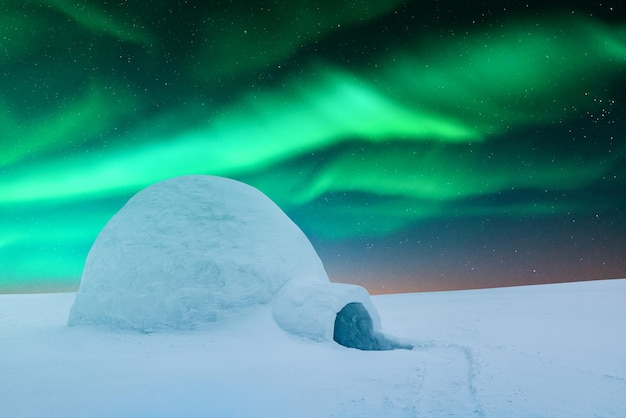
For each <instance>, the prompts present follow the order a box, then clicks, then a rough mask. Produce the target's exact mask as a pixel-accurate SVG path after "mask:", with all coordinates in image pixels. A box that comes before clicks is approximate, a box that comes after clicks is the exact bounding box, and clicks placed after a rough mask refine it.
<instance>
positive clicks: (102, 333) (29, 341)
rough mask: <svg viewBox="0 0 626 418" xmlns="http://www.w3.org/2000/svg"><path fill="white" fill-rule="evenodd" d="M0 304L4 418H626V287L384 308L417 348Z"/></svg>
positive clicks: (485, 293) (443, 295) (479, 293)
mask: <svg viewBox="0 0 626 418" xmlns="http://www.w3.org/2000/svg"><path fill="white" fill-rule="evenodd" d="M73 299H74V294H70V293H66V294H48V295H0V416H2V417H11V418H31V417H32V418H38V417H46V418H61V417H63V418H82V417H90V418H104V417H154V418H163V417H172V418H178V417H220V418H222V417H250V418H256V417H259V418H261V417H303V418H307V417H315V418H320V417H339V418H351V417H358V418H367V417H373V418H380V417H385V418H387V417H390V418H399V417H429V418H439V417H450V416H454V417H463V418H465V417H490V418H502V417H507V418H528V417H533V418H538V417H544V418H561V417H562V418H589V417H604V418H608V417H611V418H623V417H626V402H624V399H626V332H624V318H626V303H624V301H625V300H626V280H607V281H595V282H584V283H581V282H579V283H568V284H557V285H543V286H528V287H516V288H506V289H489V290H471V291H458V292H440V293H415V294H399V295H384V296H373V297H372V298H371V299H372V302H373V303H374V304H375V305H376V306H377V308H378V310H379V311H380V314H381V316H382V317H383V318H384V320H385V329H386V330H387V329H389V330H390V331H393V332H394V333H397V334H399V335H404V336H407V337H408V338H409V342H411V343H413V345H414V346H415V348H414V349H413V350H412V351H410V350H393V351H361V350H354V349H350V348H346V347H342V346H340V345H339V344H335V343H334V342H314V341H311V340H308V339H305V338H297V337H294V336H293V335H292V334H289V333H286V332H284V331H283V330H282V329H281V328H280V327H279V326H278V325H277V324H276V323H275V322H274V321H272V320H271V317H272V312H271V308H270V306H269V305H258V306H256V307H255V308H252V310H253V311H254V314H253V315H246V316H243V317H240V318H233V319H226V320H224V321H217V322H213V323H210V324H208V325H207V327H206V329H202V330H197V331H193V332H189V331H180V332H162V333H152V334H143V333H137V332H114V331H107V330H103V329H96V328H93V327H66V326H65V319H66V318H67V314H68V311H69V308H70V306H71V305H72V301H73Z"/></svg>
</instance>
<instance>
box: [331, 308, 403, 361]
mask: <svg viewBox="0 0 626 418" xmlns="http://www.w3.org/2000/svg"><path fill="white" fill-rule="evenodd" d="M333 340H335V342H337V343H339V344H341V345H343V346H345V347H349V348H357V349H359V350H395V349H398V348H403V349H411V348H412V347H411V346H408V345H403V344H398V343H396V342H394V341H390V340H388V339H387V338H385V336H384V335H382V334H380V333H378V332H375V331H374V322H373V320H372V317H371V316H370V314H369V312H367V309H365V307H364V306H363V304H361V303H358V302H351V303H348V304H347V305H346V306H344V307H343V308H342V309H341V310H340V311H339V312H338V313H337V317H336V318H335V331H334V334H333Z"/></svg>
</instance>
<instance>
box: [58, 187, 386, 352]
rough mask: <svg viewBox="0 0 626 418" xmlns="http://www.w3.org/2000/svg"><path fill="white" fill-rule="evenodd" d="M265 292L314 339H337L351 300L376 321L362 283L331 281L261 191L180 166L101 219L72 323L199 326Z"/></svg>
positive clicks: (288, 325) (288, 320)
mask: <svg viewBox="0 0 626 418" xmlns="http://www.w3.org/2000/svg"><path fill="white" fill-rule="evenodd" d="M277 294H278V296H276V295H277ZM269 302H272V304H273V306H274V319H275V320H276V322H278V323H279V324H280V325H281V326H283V328H284V329H286V330H288V331H290V332H293V333H295V334H299V335H303V336H306V337H309V338H312V339H315V340H332V339H333V330H334V322H335V317H336V314H337V312H339V311H340V310H341V309H342V308H343V307H344V306H345V305H347V304H348V303H353V302H356V303H361V304H362V305H363V306H364V307H365V309H367V311H368V312H369V314H370V315H371V317H372V319H373V323H374V329H375V330H378V329H379V327H380V320H379V317H378V313H377V312H376V308H375V307H374V306H373V305H372V303H371V300H370V297H369V294H368V293H367V291H366V290H365V289H363V288H362V287H360V286H354V285H340V284H332V283H330V281H329V279H328V276H327V275H326V271H325V270H324V266H323V264H322V262H321V260H320V259H319V257H318V255H317V253H316V252H315V250H314V248H313V246H312V245H311V243H310V241H309V240H308V239H307V237H306V236H305V235H304V233H303V232H302V231H301V230H300V229H299V228H298V227H297V226H296V225H295V224H294V223H293V222H292V221H291V220H290V219H289V217H287V215H286V214H285V213H284V212H283V211H282V210H281V209H280V208H279V207H278V206H276V204H274V203H273V202H272V201H271V200H270V199H269V198H268V197H267V196H265V195H264V194H263V193H261V192H260V191H259V190H257V189H255V188H253V187H251V186H248V185H246V184H243V183H240V182H238V181H235V180H230V179H226V178H223V177H214V176H203V175H196V176H185V177H177V178H173V179H170V180H166V181H162V182H160V183H156V184H154V185H152V186H150V187H147V188H146V189H144V190H142V191H140V192H139V193H137V194H136V195H135V196H133V197H132V198H131V199H130V200H129V201H128V203H127V204H126V205H125V206H124V207H123V208H122V209H121V210H120V211H119V212H118V213H117V214H116V215H115V216H114V217H113V218H112V219H111V220H110V221H109V222H108V223H107V225H106V226H105V227H104V229H103V230H102V231H101V232H100V234H99V235H98V237H97V239H96V241H95V242H94V244H93V246H92V248H91V250H90V251H89V255H88V256H87V261H86V263H85V268H84V271H83V274H82V277H81V284H80V289H79V291H78V293H77V295H76V301H75V302H74V305H73V307H72V309H71V312H70V315H69V320H68V324H69V325H85V324H87V325H106V326H108V327H111V328H114V329H134V330H140V331H143V332H153V331H157V330H163V329H170V330H184V329H195V328H200V327H202V326H204V325H206V324H207V323H210V322H214V321H220V320H224V319H227V318H230V317H233V316H241V314H242V313H245V312H247V311H248V310H250V308H251V307H254V306H256V305H259V304H267V303H269Z"/></svg>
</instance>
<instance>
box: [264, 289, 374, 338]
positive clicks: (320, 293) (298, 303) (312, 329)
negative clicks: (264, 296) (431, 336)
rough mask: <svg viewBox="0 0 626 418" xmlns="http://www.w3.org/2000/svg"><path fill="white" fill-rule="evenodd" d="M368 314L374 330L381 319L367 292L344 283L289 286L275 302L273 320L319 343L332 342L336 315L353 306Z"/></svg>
mask: <svg viewBox="0 0 626 418" xmlns="http://www.w3.org/2000/svg"><path fill="white" fill-rule="evenodd" d="M355 302H356V303H360V304H361V305H362V306H363V307H364V309H366V310H367V312H368V313H369V315H370V317H371V319H372V327H373V329H375V330H379V329H380V317H379V316H378V312H377V311H376V308H375V307H374V305H373V304H372V301H371V299H370V296H369V294H368V293H367V290H365V289H364V288H362V287H361V286H355V285H350V284H342V283H330V282H320V283H304V284H301V283H296V282H294V283H289V284H288V285H286V286H285V287H284V288H283V289H282V290H281V291H280V292H279V293H278V295H277V296H276V298H275V299H274V300H273V301H272V305H273V306H272V308H273V313H274V319H275V320H276V322H277V323H278V324H279V325H280V326H281V327H282V328H284V329H285V330H287V331H289V332H291V333H293V334H297V335H300V336H304V337H308V338H311V339H313V340H317V341H333V336H334V330H335V320H336V318H337V313H338V312H340V311H341V310H342V309H343V308H344V307H345V306H346V305H348V304H350V303H355Z"/></svg>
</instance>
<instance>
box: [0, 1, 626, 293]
mask: <svg viewBox="0 0 626 418" xmlns="http://www.w3.org/2000/svg"><path fill="white" fill-rule="evenodd" d="M0 55H1V57H2V60H1V61H0V141H1V142H0V147H1V148H0V149H1V153H0V292H28V291H66V290H75V289H76V288H77V287H78V284H79V280H80V274H81V271H82V267H83V263H84V260H85V258H86V255H87V252H88V251H89V248H90V246H91V244H92V243H93V241H94V239H95V237H96V236H97V234H98V232H99V231H100V230H101V229H102V227H103V226H104V225H105V223H106V222H107V221H108V220H109V219H110V218H111V217H112V216H113V215H114V214H115V212H116V211H117V210H119V209H120V208H121V207H122V206H123V204H124V203H125V202H126V201H127V200H128V199H129V198H130V196H132V195H133V194H134V193H135V192H137V191H138V190H140V189H141V188H143V187H145V186H148V185H150V184H152V183H154V182H157V181H159V180H163V179H166V178H169V177H174V176H179V175H185V174H214V175H221V176H226V177H230V178H234V179H237V180H241V181H244V182H246V183H249V184H251V185H253V186H255V187H257V188H259V189H260V190H261V191H263V192H264V193H266V194H267V195H268V196H269V197H270V198H272V199H273V200H274V201H275V202H276V203H277V204H278V205H279V206H280V207H281V208H282V209H283V210H284V211H285V212H286V213H287V214H288V215H289V216H290V217H291V218H292V219H293V220H294V221H295V222H296V223H297V224H298V225H299V226H300V227H301V228H302V230H303V231H304V232H305V233H306V234H307V236H308V237H309V238H310V240H311V241H312V242H313V245H314V246H315V248H316V249H317V251H318V253H319V255H320V257H321V258H322V261H323V262H324V264H325V266H326V269H327V271H328V273H329V276H330V277H331V279H332V280H333V281H339V282H349V283H357V284H361V285H364V286H365V287H367V288H368V290H370V292H372V293H380V292H397V291H423V290H441V289H463V288H475V287H490V286H506V285H515V284H534V283H546V282H561V281H571V280H585V279H603V278H615V277H626V198H625V197H624V190H626V121H625V120H624V118H625V116H626V91H625V90H626V7H625V6H624V2H623V1H622V0H614V1H611V0H607V1H579V2H550V1H545V0H544V1H526V2H506V1H504V2H503V1H476V2H467V1H461V0H459V1H451V0H442V1H408V2H404V1H400V0H385V1H380V0H379V1H373V0H372V1H367V0H362V1H354V2H352V1H350V2H341V1H336V0H335V1H328V0H323V1H317V2H315V1H308V0H291V1H284V2H281V1H276V0H275V1H255V2H244V1H234V2H229V1H210V2H204V1H200V0H197V1H182V0H179V1H172V0H161V1H139V0H136V1H95V0H92V1H85V0H81V1H77V0H5V1H3V2H2V4H1V5H0Z"/></svg>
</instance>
